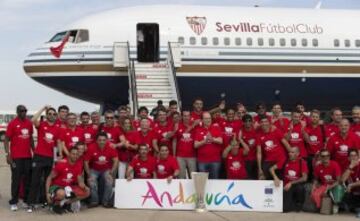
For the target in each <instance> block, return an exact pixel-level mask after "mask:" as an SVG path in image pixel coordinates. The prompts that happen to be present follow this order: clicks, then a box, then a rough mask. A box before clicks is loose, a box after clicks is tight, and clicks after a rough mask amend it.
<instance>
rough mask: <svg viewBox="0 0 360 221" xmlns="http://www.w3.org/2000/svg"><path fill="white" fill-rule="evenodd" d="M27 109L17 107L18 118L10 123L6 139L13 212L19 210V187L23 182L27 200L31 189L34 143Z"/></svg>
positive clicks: (22, 106)
mask: <svg viewBox="0 0 360 221" xmlns="http://www.w3.org/2000/svg"><path fill="white" fill-rule="evenodd" d="M26 112H27V109H26V107H25V106H24V105H18V106H17V107H16V114H17V117H16V118H15V119H14V120H12V121H10V123H9V125H8V127H7V130H6V137H5V143H4V146H5V153H6V162H7V163H8V164H9V165H10V167H11V200H10V201H9V204H10V209H11V211H16V210H18V207H17V203H18V200H19V187H20V183H21V182H22V181H23V183H24V188H25V199H24V202H27V196H28V193H29V187H30V178H31V177H30V174H31V157H32V153H31V152H32V148H33V147H34V142H33V137H32V134H33V125H32V123H31V121H30V120H29V119H27V118H26ZM9 142H10V143H9Z"/></svg>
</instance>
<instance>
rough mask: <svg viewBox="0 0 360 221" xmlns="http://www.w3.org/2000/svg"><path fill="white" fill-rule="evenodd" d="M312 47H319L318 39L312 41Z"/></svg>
mask: <svg viewBox="0 0 360 221" xmlns="http://www.w3.org/2000/svg"><path fill="white" fill-rule="evenodd" d="M312 45H313V46H314V47H317V46H319V41H318V40H317V39H316V38H314V39H313V40H312Z"/></svg>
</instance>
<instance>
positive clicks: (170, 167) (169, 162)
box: [155, 155, 179, 179]
mask: <svg viewBox="0 0 360 221" xmlns="http://www.w3.org/2000/svg"><path fill="white" fill-rule="evenodd" d="M176 170H179V164H178V162H177V160H176V159H175V157H173V156H170V155H169V156H168V157H167V158H166V159H157V160H156V171H155V173H156V178H158V179H165V178H168V177H169V176H171V175H174V172H175V171H176Z"/></svg>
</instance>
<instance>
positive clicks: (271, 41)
mask: <svg viewBox="0 0 360 221" xmlns="http://www.w3.org/2000/svg"><path fill="white" fill-rule="evenodd" d="M269 46H275V39H273V38H269Z"/></svg>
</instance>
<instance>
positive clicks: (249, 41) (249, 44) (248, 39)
mask: <svg viewBox="0 0 360 221" xmlns="http://www.w3.org/2000/svg"><path fill="white" fill-rule="evenodd" d="M246 44H247V45H248V46H251V45H252V38H247V39H246Z"/></svg>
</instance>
